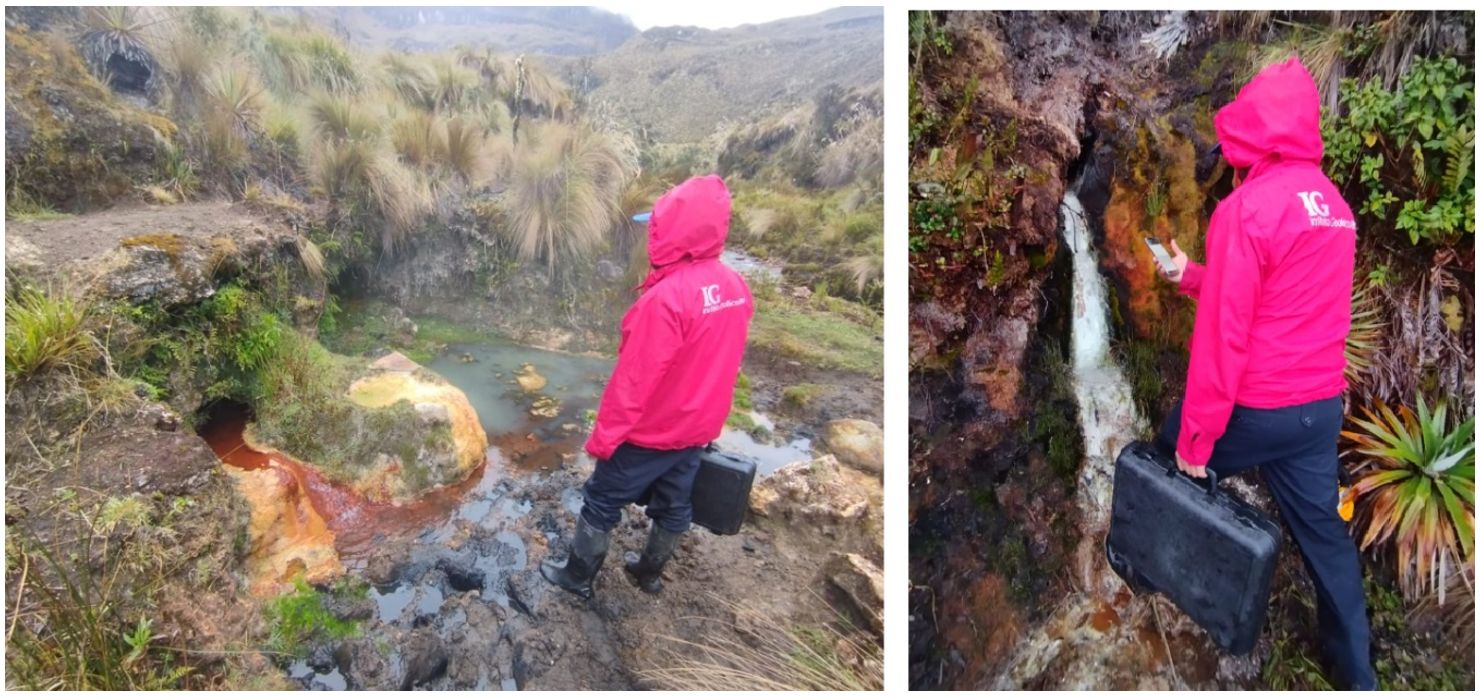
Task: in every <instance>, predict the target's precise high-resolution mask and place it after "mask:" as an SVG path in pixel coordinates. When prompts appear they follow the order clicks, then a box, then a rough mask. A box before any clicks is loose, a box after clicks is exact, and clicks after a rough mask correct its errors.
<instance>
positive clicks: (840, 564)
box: [822, 553, 884, 636]
mask: <svg viewBox="0 0 1480 696" xmlns="http://www.w3.org/2000/svg"><path fill="white" fill-rule="evenodd" d="M822 572H823V576H824V577H826V578H827V584H828V585H829V586H831V587H833V588H834V589H836V590H837V591H838V593H839V594H840V596H841V599H842V603H843V605H844V606H843V608H844V609H846V610H847V611H849V612H851V613H852V614H854V616H855V618H859V619H862V620H863V622H864V624H865V625H867V626H868V627H869V630H872V631H873V632H874V635H877V636H882V635H884V571H882V570H880V569H879V566H877V565H875V564H874V562H873V561H870V560H869V559H867V558H865V557H863V556H860V555H858V554H856V553H834V554H833V555H832V556H831V557H830V558H829V559H828V562H827V565H826V566H824V567H823V570H822Z"/></svg>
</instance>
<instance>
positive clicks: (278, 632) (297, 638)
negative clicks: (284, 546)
mask: <svg viewBox="0 0 1480 696" xmlns="http://www.w3.org/2000/svg"><path fill="white" fill-rule="evenodd" d="M265 614H266V616H267V622H268V627H269V636H270V637H269V639H268V647H269V649H270V650H273V651H275V652H280V653H285V654H288V655H292V656H294V657H303V656H304V655H305V654H306V653H307V651H308V647H309V644H310V643H311V642H312V641H315V640H335V639H340V638H347V637H349V636H352V635H354V634H355V633H357V632H358V631H359V626H358V625H357V624H356V623H355V622H353V621H345V620H343V619H340V618H339V617H337V616H335V615H334V614H333V613H331V612H330V611H329V610H328V609H327V608H325V607H324V601H323V597H322V596H321V595H320V594H319V591H318V590H316V589H314V588H312V587H310V586H309V585H308V584H307V583H305V582H304V581H303V580H302V579H299V580H297V581H295V583H294V590H293V592H291V593H288V594H285V595H282V596H280V597H277V598H274V599H273V600H272V601H270V602H268V604H267V607H266V609H265Z"/></svg>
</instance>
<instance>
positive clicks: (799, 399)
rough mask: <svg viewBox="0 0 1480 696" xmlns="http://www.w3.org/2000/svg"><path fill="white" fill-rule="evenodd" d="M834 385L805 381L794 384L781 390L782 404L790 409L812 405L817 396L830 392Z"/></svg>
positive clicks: (799, 408)
mask: <svg viewBox="0 0 1480 696" xmlns="http://www.w3.org/2000/svg"><path fill="white" fill-rule="evenodd" d="M831 390H832V387H831V386H829V385H825V384H811V383H808V382H803V383H801V384H792V385H789V386H787V387H785V388H783V389H782V390H781V404H782V406H784V407H786V408H790V409H795V410H801V409H805V408H807V407H808V406H810V405H812V402H813V401H816V400H817V397H819V396H821V395H823V394H825V393H827V392H829V391H831Z"/></svg>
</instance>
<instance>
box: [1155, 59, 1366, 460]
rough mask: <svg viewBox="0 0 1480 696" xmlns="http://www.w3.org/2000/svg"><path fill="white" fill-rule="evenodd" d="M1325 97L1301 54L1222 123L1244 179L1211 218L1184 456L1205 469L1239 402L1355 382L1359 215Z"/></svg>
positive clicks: (1299, 398)
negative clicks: (1342, 184)
mask: <svg viewBox="0 0 1480 696" xmlns="http://www.w3.org/2000/svg"><path fill="white" fill-rule="evenodd" d="M1320 116H1321V111H1320V99H1319V97H1318V95H1317V92H1316V85H1315V81H1314V80H1312V79H1311V76H1310V73H1308V72H1306V70H1305V67H1304V66H1302V65H1301V64H1300V62H1299V60H1296V59H1291V60H1290V61H1288V62H1286V63H1282V64H1278V65H1272V66H1270V67H1268V68H1265V69H1264V70H1263V71H1262V72H1260V73H1259V74H1258V75H1257V76H1255V77H1254V79H1253V80H1250V81H1249V84H1247V85H1245V86H1244V88H1243V89H1242V90H1240V91H1239V93H1238V97H1237V98H1235V99H1234V100H1233V102H1232V103H1230V104H1228V105H1227V106H1225V107H1223V108H1222V109H1221V110H1219V111H1218V114H1217V116H1215V117H1214V119H1213V125H1214V128H1215V129H1216V130H1217V132H1218V142H1219V143H1221V144H1222V146H1223V157H1224V158H1225V159H1227V160H1228V163H1229V164H1230V165H1232V166H1233V167H1234V169H1236V170H1240V171H1247V174H1246V176H1245V177H1244V178H1243V182H1242V183H1241V184H1239V185H1238V187H1237V188H1235V189H1234V191H1233V193H1232V194H1231V195H1229V197H1228V198H1226V199H1224V200H1223V201H1222V202H1221V203H1219V204H1218V208H1217V209H1216V210H1214V211H1213V218H1212V220H1211V221H1210V222H1209V224H1208V235H1207V242H1206V245H1205V246H1206V251H1207V266H1206V267H1204V266H1202V265H1199V264H1194V263H1189V264H1187V268H1186V271H1185V273H1184V275H1183V278H1182V282H1181V289H1182V291H1183V292H1185V293H1186V294H1187V295H1189V296H1191V297H1192V298H1194V299H1196V300H1197V301H1198V306H1197V321H1196V323H1195V324H1194V327H1193V331H1192V348H1191V364H1190V365H1189V367H1188V369H1187V398H1186V401H1184V402H1183V407H1182V428H1181V432H1180V435H1179V437H1178V440H1177V452H1178V454H1180V455H1182V458H1183V459H1186V460H1187V462H1188V463H1189V464H1192V465H1194V466H1204V465H1206V464H1207V462H1208V458H1209V457H1210V456H1212V453H1213V443H1215V442H1217V440H1218V438H1219V437H1221V436H1222V435H1223V432H1224V430H1225V429H1226V427H1227V425H1228V418H1229V414H1230V413H1231V412H1232V410H1233V406H1234V404H1239V405H1241V406H1246V407H1250V408H1281V407H1285V406H1295V405H1298V404H1303V403H1307V402H1310V401H1316V400H1319V399H1325V398H1329V397H1332V396H1336V395H1338V394H1340V393H1341V392H1342V391H1344V390H1345V389H1346V379H1345V378H1344V377H1343V374H1342V373H1343V370H1344V369H1345V367H1346V355H1345V352H1344V349H1345V343H1346V334H1347V331H1348V330H1349V329H1350V327H1351V299H1352V269H1353V265H1354V264H1355V258H1356V241H1357V233H1356V222H1355V220H1354V218H1353V217H1352V211H1351V209H1350V208H1348V207H1347V205H1346V203H1345V202H1344V201H1342V200H1341V195H1340V193H1339V192H1338V191H1337V189H1336V187H1335V186H1334V185H1333V184H1332V183H1331V181H1330V180H1329V179H1327V178H1326V175H1325V174H1324V173H1322V172H1321V154H1322V144H1321V129H1320Z"/></svg>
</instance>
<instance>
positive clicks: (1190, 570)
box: [1105, 442, 1280, 655]
mask: <svg viewBox="0 0 1480 696" xmlns="http://www.w3.org/2000/svg"><path fill="white" fill-rule="evenodd" d="M1112 499H1113V502H1112V505H1111V508H1112V512H1111V517H1110V534H1109V536H1108V537H1107V538H1106V540H1105V552H1106V554H1107V555H1108V556H1109V559H1110V567H1111V568H1112V569H1114V570H1115V573H1116V574H1117V575H1119V576H1120V577H1121V579H1123V580H1125V581H1126V583H1127V584H1129V585H1130V586H1131V588H1132V589H1133V590H1136V591H1137V592H1141V591H1151V592H1161V593H1163V594H1165V595H1166V596H1167V597H1168V598H1170V599H1171V600H1172V602H1173V603H1174V604H1176V605H1177V606H1178V607H1179V608H1180V609H1181V610H1182V611H1184V612H1186V613H1187V615H1188V616H1189V617H1191V618H1192V620H1193V621H1196V622H1197V624H1198V625H1199V626H1202V627H1203V629H1204V630H1206V631H1207V632H1208V634H1209V635H1211V636H1212V638H1213V642H1214V643H1217V644H1218V646H1219V647H1220V648H1223V649H1224V650H1227V651H1228V652H1230V653H1233V654H1235V655H1241V654H1244V653H1247V652H1249V651H1250V650H1251V649H1253V647H1254V642H1255V641H1256V640H1258V638H1259V632H1260V630H1262V629H1263V627H1264V613H1265V608H1266V607H1267V605H1268V603H1269V582H1270V579H1271V577H1272V576H1273V575H1274V565H1275V560H1276V558H1278V556H1279V551H1280V528H1279V525H1278V524H1276V523H1275V522H1274V521H1273V520H1271V519H1270V518H1269V516H1268V515H1266V514H1264V513H1263V512H1262V511H1260V510H1259V509H1257V508H1255V507H1253V506H1251V505H1249V504H1248V503H1246V502H1244V501H1242V500H1239V499H1238V498H1235V497H1233V496H1231V495H1229V494H1228V493H1225V492H1223V491H1221V490H1219V489H1218V483H1217V479H1216V477H1215V476H1214V475H1213V472H1212V470H1211V469H1209V470H1208V478H1207V483H1206V484H1202V483H1198V482H1197V481H1196V480H1195V479H1192V478H1190V477H1188V476H1186V475H1184V474H1181V473H1180V472H1179V471H1178V470H1177V466H1176V463H1175V462H1173V461H1171V460H1169V459H1168V458H1167V457H1165V456H1164V455H1162V454H1161V453H1160V452H1158V451H1157V449H1156V447H1154V446H1153V445H1151V444H1148V443H1144V442H1133V443H1131V444H1129V445H1127V446H1126V448H1125V449H1123V450H1121V452H1120V457H1119V458H1117V459H1116V460H1115V488H1114V492H1113V494H1112Z"/></svg>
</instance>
